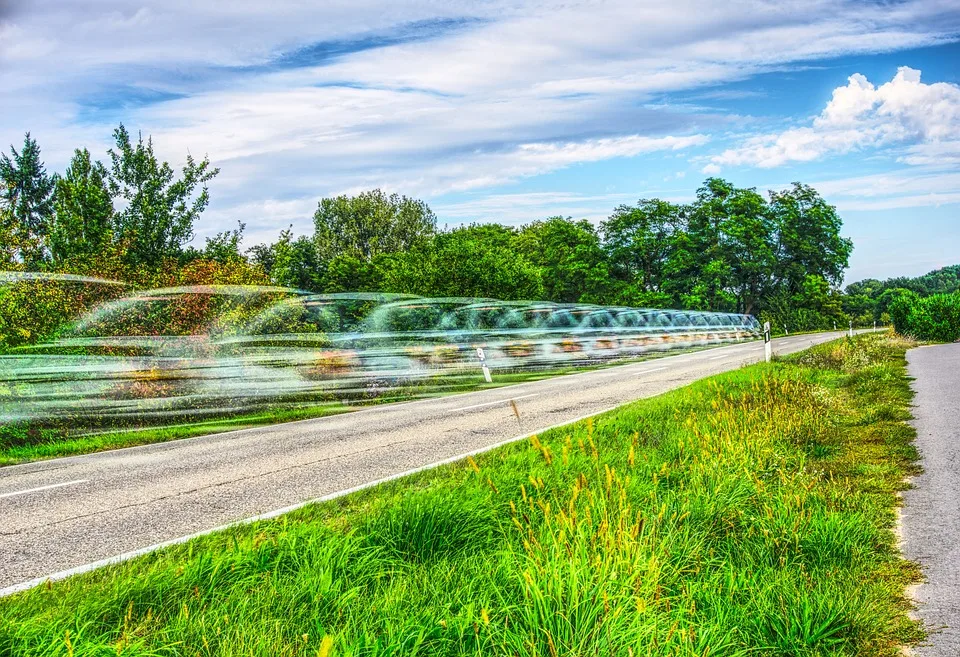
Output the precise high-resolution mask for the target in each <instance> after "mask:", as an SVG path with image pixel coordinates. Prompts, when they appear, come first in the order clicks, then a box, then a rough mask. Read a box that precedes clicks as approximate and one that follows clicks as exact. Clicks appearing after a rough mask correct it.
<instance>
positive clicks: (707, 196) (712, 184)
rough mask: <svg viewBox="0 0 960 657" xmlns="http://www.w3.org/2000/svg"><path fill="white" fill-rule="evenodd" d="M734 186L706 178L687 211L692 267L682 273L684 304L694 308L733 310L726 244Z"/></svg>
mask: <svg viewBox="0 0 960 657" xmlns="http://www.w3.org/2000/svg"><path fill="white" fill-rule="evenodd" d="M736 192H737V189H736V188H735V187H734V186H733V185H732V184H731V183H729V182H727V181H726V180H722V179H720V178H708V179H707V180H706V181H705V182H704V184H703V185H702V186H701V187H700V188H699V189H698V190H697V199H696V201H694V202H693V204H692V205H691V206H690V208H689V209H688V211H687V216H688V219H687V232H688V235H689V255H691V256H692V260H693V261H692V263H690V264H692V267H688V269H687V271H686V272H685V274H686V275H685V276H683V277H682V278H687V279H688V280H689V283H688V285H687V287H688V292H687V293H686V294H684V295H681V296H682V297H683V298H684V300H685V303H684V305H685V306H686V307H688V308H691V309H696V310H724V311H729V310H734V309H735V307H736V296H735V294H734V292H733V275H734V272H733V266H732V263H731V258H730V254H729V252H728V250H727V248H726V244H725V231H726V229H727V222H728V221H729V218H730V212H731V209H730V207H729V203H730V202H731V199H732V198H733V197H734V196H735V195H736Z"/></svg>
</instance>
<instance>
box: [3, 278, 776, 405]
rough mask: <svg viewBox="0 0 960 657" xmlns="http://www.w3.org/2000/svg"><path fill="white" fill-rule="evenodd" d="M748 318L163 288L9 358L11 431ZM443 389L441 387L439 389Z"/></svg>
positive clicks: (403, 381)
mask: <svg viewBox="0 0 960 657" xmlns="http://www.w3.org/2000/svg"><path fill="white" fill-rule="evenodd" d="M758 328H759V326H758V323H757V321H756V320H755V319H754V318H752V317H750V316H748V315H734V314H725V313H705V312H696V311H668V310H652V309H642V308H624V307H604V306H597V305H590V304H556V303H548V302H540V301H537V302H529V301H498V300H496V299H478V298H459V297H457V298H434V299H427V298H421V297H415V296H412V295H401V294H379V293H342V294H308V293H303V292H300V291H297V290H291V289H287V288H278V287H255V286H192V287H181V288H167V289H160V290H150V291H146V292H141V293H139V294H135V295H132V296H128V297H124V298H122V299H118V300H116V301H111V302H109V303H106V304H103V305H102V306H100V307H98V308H96V309H95V310H93V311H91V312H89V313H88V314H86V315H85V316H83V317H81V318H80V319H79V320H78V321H76V322H74V323H73V324H71V325H70V326H69V327H68V328H67V329H66V330H65V331H63V332H62V333H61V335H60V337H59V338H58V339H56V340H53V341H51V342H48V343H44V344H40V345H35V346H33V347H29V348H21V349H17V350H14V351H13V352H11V353H8V354H6V355H3V356H0V419H2V420H3V421H4V422H9V421H19V420H34V419H41V420H49V419H51V418H52V419H61V420H62V419H77V420H78V421H79V420H81V419H82V420H83V421H85V422H87V423H91V422H93V423H96V422H100V423H103V424H109V423H110V422H117V421H119V422H127V423H145V422H147V421H152V420H154V419H169V418H173V417H182V416H197V415H202V414H210V413H218V414H224V413H231V412H236V411H241V410H249V409H252V408H256V407H260V406H264V405H280V404H286V403H299V402H307V401H309V402H316V401H324V400H330V401H332V400H338V401H351V400H358V399H360V400H362V399H369V398H371V397H379V396H382V395H384V394H388V393H390V392H391V391H395V390H397V389H398V388H403V387H406V386H410V385H416V386H419V388H420V391H421V392H427V393H428V392H430V391H431V390H433V391H436V390H438V389H439V387H440V386H445V385H455V382H456V380H457V377H458V376H468V377H476V376H477V375H478V372H479V360H478V354H477V350H478V349H483V351H484V353H485V357H486V364H487V365H488V366H489V367H490V368H491V369H493V370H494V371H495V372H496V371H518V370H525V369H541V370H542V369H551V368H557V367H570V366H577V365H585V364H597V363H603V362H609V361H612V360H615V359H623V358H630V357H636V356H638V355H641V354H643V353H647V352H650V351H653V350H664V349H673V348H677V347H689V346H696V345H708V344H719V343H722V342H728V341H734V340H742V339H746V338H751V337H755V336H756V335H757V333H758ZM431 386H432V388H431Z"/></svg>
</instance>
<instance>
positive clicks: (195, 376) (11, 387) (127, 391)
mask: <svg viewBox="0 0 960 657" xmlns="http://www.w3.org/2000/svg"><path fill="white" fill-rule="evenodd" d="M295 294H297V293H296V291H293V290H289V289H286V288H277V287H256V286H205V285H198V286H190V287H177V288H165V289H157V290H148V291H145V292H140V293H138V294H135V295H132V296H127V297H123V298H121V299H117V300H115V301H110V302H107V303H105V304H102V305H100V306H98V307H97V308H95V309H94V310H92V311H90V312H89V313H87V314H86V315H84V316H83V317H81V318H80V319H79V320H77V321H75V322H73V323H71V324H69V325H68V326H67V327H66V328H65V329H64V330H62V331H61V332H60V337H59V338H57V339H55V340H53V341H50V342H46V343H41V344H37V345H33V346H29V347H21V348H19V349H15V350H11V351H10V352H8V353H7V354H4V355H2V356H0V391H2V394H0V417H2V418H3V420H4V421H8V422H9V421H20V420H32V419H51V418H70V417H76V418H80V417H87V418H90V417H98V418H105V417H109V416H113V417H117V416H135V417H137V418H143V417H147V416H150V415H151V414H164V413H171V412H176V413H178V414H195V413H196V412H203V411H204V410H207V409H211V408H215V409H223V408H224V407H230V405H231V404H232V403H233V402H234V401H236V400H237V399H242V398H244V397H249V396H251V395H256V394H263V393H262V392H260V393H258V390H260V389H263V388H264V387H265V386H264V385H262V384H267V383H273V382H272V381H267V380H265V379H264V375H266V374H268V373H267V372H264V371H250V370H249V368H247V367H246V366H245V364H244V363H243V362H242V360H241V359H236V358H229V357H227V358H224V357H222V356H221V355H220V353H219V352H218V349H217V344H216V341H217V339H218V338H220V337H222V336H224V335H229V334H230V333H232V332H234V331H237V330H239V328H240V327H242V326H244V325H245V324H246V323H247V322H248V321H249V319H250V317H251V316H254V315H256V314H257V313H258V312H259V311H260V310H262V309H263V308H264V307H267V306H270V305H272V304H274V303H275V302H276V301H278V300H279V299H281V298H285V297H289V296H292V295H295ZM269 374H272V373H269Z"/></svg>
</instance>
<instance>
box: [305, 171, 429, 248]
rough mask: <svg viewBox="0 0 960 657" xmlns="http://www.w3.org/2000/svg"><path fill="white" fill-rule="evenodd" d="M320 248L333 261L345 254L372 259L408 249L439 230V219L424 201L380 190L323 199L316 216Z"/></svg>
mask: <svg viewBox="0 0 960 657" xmlns="http://www.w3.org/2000/svg"><path fill="white" fill-rule="evenodd" d="M313 222H314V229H315V235H314V240H315V241H316V244H317V251H318V254H319V256H320V259H321V260H322V261H324V262H329V261H330V260H332V259H333V258H334V257H335V256H338V255H345V256H350V257H353V258H357V259H358V260H361V261H364V262H370V261H371V260H373V259H374V258H376V257H377V256H380V255H384V254H388V253H398V252H404V251H407V250H409V249H411V248H413V247H415V246H418V245H420V244H422V243H423V242H424V240H426V239H428V238H429V237H430V236H431V235H433V234H434V232H436V227H437V218H436V216H435V215H434V214H433V211H431V210H430V207H429V206H428V205H427V204H426V203H424V202H423V201H418V200H416V199H411V198H407V197H406V196H399V195H398V194H391V195H389V196H387V195H386V194H384V193H383V192H382V191H380V190H379V189H375V190H373V191H370V192H363V193H361V194H358V195H357V196H345V195H344V196H337V197H336V198H325V199H322V200H321V201H320V204H319V207H318V208H317V211H316V212H315V213H314V215H313Z"/></svg>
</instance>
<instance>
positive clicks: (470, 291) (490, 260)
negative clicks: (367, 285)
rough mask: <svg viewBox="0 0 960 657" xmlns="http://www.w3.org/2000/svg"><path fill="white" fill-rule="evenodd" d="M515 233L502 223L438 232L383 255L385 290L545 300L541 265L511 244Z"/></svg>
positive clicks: (379, 260)
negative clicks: (406, 248)
mask: <svg viewBox="0 0 960 657" xmlns="http://www.w3.org/2000/svg"><path fill="white" fill-rule="evenodd" d="M515 236H516V233H515V231H513V230H512V229H510V228H508V227H506V226H500V225H497V224H479V225H472V226H465V227H462V228H456V229H454V230H451V231H449V232H443V233H439V234H437V235H436V236H435V237H434V238H433V240H431V241H430V242H425V243H422V244H421V245H420V246H418V247H417V248H415V249H413V250H411V251H409V252H402V253H396V254H393V255H392V256H387V257H385V258H380V259H378V264H379V265H380V270H381V272H382V276H383V280H384V289H385V290H386V291H389V292H409V293H413V294H420V295H423V296H433V297H446V296H450V297H461V296H465V297H491V298H495V299H508V300H509V299H542V298H543V281H542V278H541V273H540V269H539V268H538V267H537V266H536V265H534V264H533V263H531V262H530V261H529V260H527V259H526V258H525V257H524V256H523V255H522V254H520V253H518V252H517V251H516V249H514V248H511V244H512V243H513V240H514V238H515Z"/></svg>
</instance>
